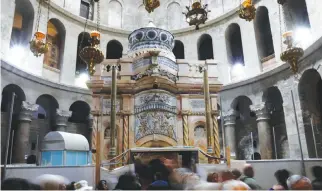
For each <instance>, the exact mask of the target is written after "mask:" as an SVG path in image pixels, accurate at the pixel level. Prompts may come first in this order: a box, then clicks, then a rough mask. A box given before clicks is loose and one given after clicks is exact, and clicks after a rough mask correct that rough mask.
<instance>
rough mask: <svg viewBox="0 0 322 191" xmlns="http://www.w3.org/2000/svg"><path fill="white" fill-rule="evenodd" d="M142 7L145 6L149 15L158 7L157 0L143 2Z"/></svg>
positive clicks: (144, 0)
mask: <svg viewBox="0 0 322 191" xmlns="http://www.w3.org/2000/svg"><path fill="white" fill-rule="evenodd" d="M143 5H144V6H145V10H147V11H148V12H149V13H151V12H153V11H154V9H156V8H158V7H159V6H160V1H159V0H143Z"/></svg>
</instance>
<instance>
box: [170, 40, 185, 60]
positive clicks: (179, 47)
mask: <svg viewBox="0 0 322 191" xmlns="http://www.w3.org/2000/svg"><path fill="white" fill-rule="evenodd" d="M172 52H173V54H174V56H175V57H176V59H184V45H183V43H182V42H181V41H180V40H175V41H174V47H173V50H172Z"/></svg>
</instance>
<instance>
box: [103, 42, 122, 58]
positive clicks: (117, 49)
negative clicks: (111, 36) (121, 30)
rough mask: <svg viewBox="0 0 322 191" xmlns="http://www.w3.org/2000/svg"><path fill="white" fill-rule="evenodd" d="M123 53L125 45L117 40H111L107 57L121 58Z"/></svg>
mask: <svg viewBox="0 0 322 191" xmlns="http://www.w3.org/2000/svg"><path fill="white" fill-rule="evenodd" d="M122 55H123V46H122V44H121V43H120V42H119V41H117V40H111V41H109V42H108V43H107V46H106V59H120V58H122Z"/></svg>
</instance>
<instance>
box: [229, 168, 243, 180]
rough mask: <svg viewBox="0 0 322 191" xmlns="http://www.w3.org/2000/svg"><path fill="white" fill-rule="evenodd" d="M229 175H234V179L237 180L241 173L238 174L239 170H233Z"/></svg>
mask: <svg viewBox="0 0 322 191" xmlns="http://www.w3.org/2000/svg"><path fill="white" fill-rule="evenodd" d="M231 173H233V175H234V177H235V178H234V179H235V180H237V179H238V178H239V177H240V176H241V172H240V170H238V169H233V170H232V171H231Z"/></svg>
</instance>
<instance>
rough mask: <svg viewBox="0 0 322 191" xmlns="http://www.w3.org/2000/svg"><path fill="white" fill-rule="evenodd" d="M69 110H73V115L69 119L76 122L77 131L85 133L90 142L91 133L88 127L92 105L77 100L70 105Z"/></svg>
mask: <svg viewBox="0 0 322 191" xmlns="http://www.w3.org/2000/svg"><path fill="white" fill-rule="evenodd" d="M69 111H71V112H72V115H71V116H70V118H69V119H68V121H69V122H71V123H75V126H76V127H77V129H76V133H79V134H81V135H84V136H85V137H86V139H87V141H88V142H89V143H90V140H91V137H90V136H91V133H90V129H89V127H88V117H89V114H90V111H91V108H90V106H89V105H88V103H86V102H84V101H75V102H74V103H73V104H72V105H71V106H70V108H69Z"/></svg>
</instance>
